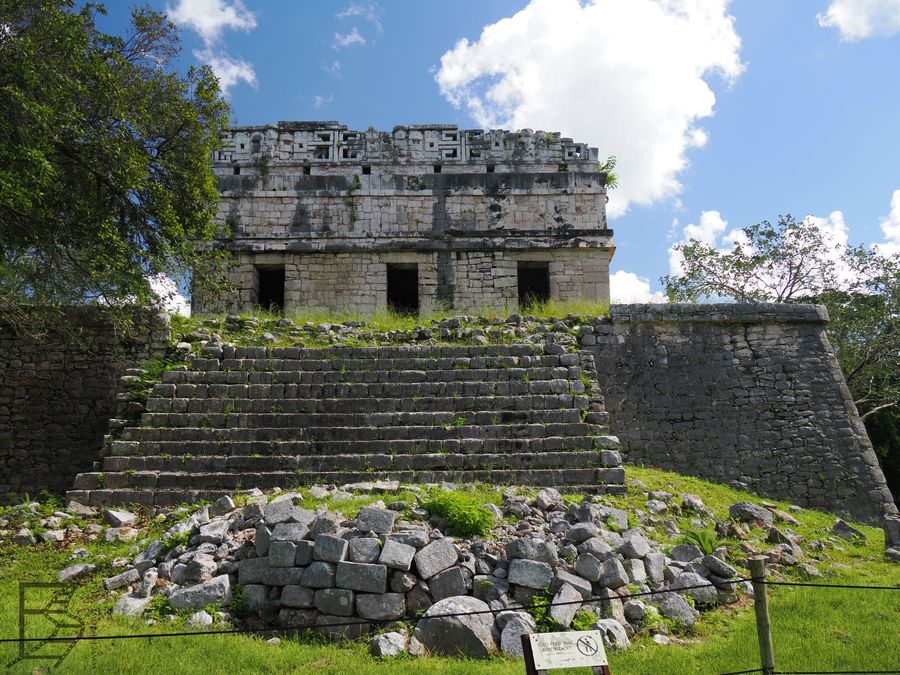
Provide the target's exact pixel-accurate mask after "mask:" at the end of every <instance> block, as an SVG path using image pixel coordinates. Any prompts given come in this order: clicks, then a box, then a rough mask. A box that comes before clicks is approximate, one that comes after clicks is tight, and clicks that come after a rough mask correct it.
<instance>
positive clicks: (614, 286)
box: [609, 270, 666, 305]
mask: <svg viewBox="0 0 900 675" xmlns="http://www.w3.org/2000/svg"><path fill="white" fill-rule="evenodd" d="M609 292H610V295H611V296H612V301H613V302H617V303H622V304H626V305H630V304H635V303H642V302H666V296H664V295H663V294H662V293H660V292H659V291H652V290H650V280H649V279H646V278H644V277H639V276H638V275H637V274H635V273H634V272H626V271H624V270H618V271H617V272H615V273H613V274H611V275H610V277H609Z"/></svg>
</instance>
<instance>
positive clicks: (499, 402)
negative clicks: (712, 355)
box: [146, 394, 589, 414]
mask: <svg viewBox="0 0 900 675" xmlns="http://www.w3.org/2000/svg"><path fill="white" fill-rule="evenodd" d="M588 403H589V400H588V398H587V397H586V396H573V395H570V394H535V395H524V396H456V397H454V396H440V397H433V396H428V397H415V398H377V397H360V398H357V397H346V398H293V399H279V398H230V399H210V398H207V399H199V398H151V399H149V400H148V401H147V404H146V408H147V411H148V412H151V413H168V412H174V413H201V414H202V413H222V414H226V413H227V414H234V413H257V414H259V413H348V412H355V413H395V412H428V413H432V412H459V411H478V410H559V409H561V408H573V409H576V410H586V409H587V407H588Z"/></svg>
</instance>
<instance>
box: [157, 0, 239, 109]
mask: <svg viewBox="0 0 900 675" xmlns="http://www.w3.org/2000/svg"><path fill="white" fill-rule="evenodd" d="M166 14H167V15H168V17H169V19H171V20H172V21H173V22H174V23H176V24H178V25H179V26H183V27H184V28H187V29H188V30H192V31H194V32H195V33H197V35H199V36H200V39H201V40H203V45H204V48H203V49H195V50H194V57H195V58H196V59H197V60H198V61H200V62H201V63H205V64H207V65H209V67H210V68H212V69H213V72H214V73H215V74H216V77H217V78H218V79H219V88H220V89H221V90H222V93H223V94H228V90H229V89H231V87H233V86H234V85H236V84H238V83H239V82H246V83H247V84H249V85H250V86H252V87H255V86H256V72H255V71H254V70H253V66H252V64H250V63H248V62H247V61H244V60H242V59H235V58H233V57H231V56H229V55H228V54H227V53H226V52H224V51H222V50H220V49H217V45H218V43H219V42H220V40H221V39H222V34H223V33H224V32H225V30H227V29H237V30H244V31H249V30H253V29H254V28H256V15H254V14H253V12H251V11H250V10H248V9H247V7H246V6H244V3H243V2H241V0H178V3H177V4H176V5H175V6H174V7H169V6H167V7H166Z"/></svg>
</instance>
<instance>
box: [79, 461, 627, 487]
mask: <svg viewBox="0 0 900 675" xmlns="http://www.w3.org/2000/svg"><path fill="white" fill-rule="evenodd" d="M362 480H397V481H400V482H403V483H439V482H443V481H449V482H490V483H492V484H494V485H542V486H565V485H570V484H592V483H596V484H597V485H606V484H622V483H624V481H625V470H624V469H622V468H621V467H615V468H591V467H584V466H582V467H579V468H534V469H530V468H528V469H515V468H497V469H494V468H478V469H439V470H424V471H422V470H385V471H382V470H372V471H340V470H336V471H266V472H252V473H251V472H246V473H245V472H240V471H235V472H200V471H171V472H168V471H134V472H130V471H129V472H95V473H83V474H79V475H78V476H77V477H76V479H75V486H74V489H75V490H97V489H103V488H109V489H128V488H136V489H159V490H167V489H187V490H191V489H193V490H202V489H224V490H238V489H242V488H246V487H248V486H252V487H257V488H260V489H264V490H265V489H269V488H274V487H282V488H290V487H293V486H298V485H308V484H314V483H322V484H342V483H352V482H357V481H362Z"/></svg>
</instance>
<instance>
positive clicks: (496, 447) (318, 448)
mask: <svg viewBox="0 0 900 675" xmlns="http://www.w3.org/2000/svg"><path fill="white" fill-rule="evenodd" d="M601 431H602V432H603V433H604V434H605V433H606V432H607V429H605V428H603V429H602V430H601ZM617 447H618V439H616V438H615V437H614V436H607V435H598V436H548V437H543V438H503V437H500V438H446V439H424V438H410V439H393V440H359V439H353V440H348V441H296V440H287V441H259V440H248V441H172V440H168V441H113V442H112V443H111V444H110V454H111V456H139V455H169V456H172V457H180V456H183V455H197V456H200V455H222V456H232V455H267V456H277V455H326V456H328V455H341V454H370V453H385V454H406V455H409V454H421V453H464V454H472V453H482V452H497V453H505V452H508V453H540V452H554V451H561V450H574V451H578V450H586V449H590V448H595V449H596V448H606V449H616V448H617Z"/></svg>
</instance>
